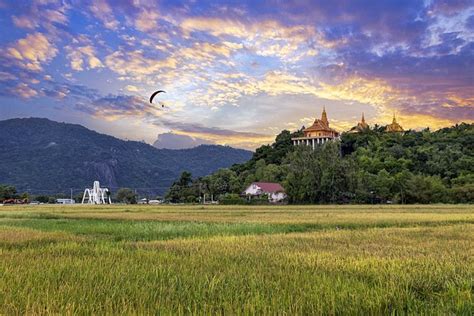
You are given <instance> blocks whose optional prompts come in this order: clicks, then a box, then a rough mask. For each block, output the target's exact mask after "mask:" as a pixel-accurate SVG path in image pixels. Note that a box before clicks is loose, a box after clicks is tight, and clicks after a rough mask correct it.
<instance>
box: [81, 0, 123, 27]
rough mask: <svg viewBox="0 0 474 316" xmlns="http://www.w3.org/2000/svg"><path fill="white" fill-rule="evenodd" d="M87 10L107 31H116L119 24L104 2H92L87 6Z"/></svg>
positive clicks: (99, 0) (104, 0)
mask: <svg viewBox="0 0 474 316" xmlns="http://www.w3.org/2000/svg"><path fill="white" fill-rule="evenodd" d="M89 10H90V12H91V13H92V15H93V16H94V17H95V18H97V19H98V20H99V21H101V22H102V23H103V25H104V26H105V27H106V28H107V29H110V30H117V29H118V27H119V24H120V23H119V22H118V21H117V19H116V18H115V16H114V12H113V10H112V7H111V6H110V5H109V3H108V2H107V1H106V0H94V1H93V2H92V4H91V5H90V6H89Z"/></svg>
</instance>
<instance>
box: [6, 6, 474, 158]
mask: <svg viewBox="0 0 474 316" xmlns="http://www.w3.org/2000/svg"><path fill="white" fill-rule="evenodd" d="M0 30H1V35H0V120H2V119H8V118H15V117H45V118H49V119H52V120H55V121H61V122H69V123H77V124H81V125H84V126H86V127H88V128H90V129H93V130H96V131H98V132H101V133H106V134H110V135H113V136H116V137H119V138H122V139H129V140H139V141H145V142H147V143H150V144H153V143H155V144H156V146H157V147H160V148H183V147H190V146H195V145H198V144H221V145H229V146H233V147H239V148H247V149H255V148H256V147H259V146H260V145H262V144H266V143H270V142H272V140H273V139H274V137H275V135H276V134H278V133H279V132H280V131H281V130H284V129H288V130H296V129H299V128H300V127H301V126H309V125H310V124H311V123H312V121H313V120H314V118H315V117H320V115H321V111H322V109H323V107H325V108H326V111H327V114H328V117H329V122H330V125H331V127H333V128H335V129H336V130H338V131H344V130H348V129H349V128H350V127H352V126H354V125H356V124H357V122H358V121H359V120H360V117H361V114H362V113H364V114H365V118H366V121H367V123H369V124H371V125H373V124H379V125H386V124H388V123H390V122H391V120H392V117H393V115H396V117H397V120H398V122H399V123H400V124H401V125H402V126H403V127H404V128H405V129H421V128H426V127H430V128H431V129H438V128H440V127H445V126H451V125H454V124H456V123H460V122H468V123H472V122H474V0H451V1H447V0H444V1H436V0H425V1H416V0H399V1H389V0H387V1H383V0H373V1H368V0H353V1H350V0H331V1H317V0H311V1H310V0H294V1H291V0H275V1H257V0H249V1H245V0H240V1H199V0H189V1H185V0H183V1H146V0H145V1H141V0H130V1H126V0H114V1H112V0H97V1H79V0H63V1H55V0H33V1H18V0H16V1H6V0H0ZM159 89H162V90H165V91H166V93H160V94H159V95H158V96H157V97H156V99H155V101H154V104H150V103H149V102H148V98H149V96H150V95H151V93H153V92H154V91H155V90H159ZM161 104H164V105H165V106H164V107H162V106H161Z"/></svg>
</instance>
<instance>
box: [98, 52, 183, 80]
mask: <svg viewBox="0 0 474 316" xmlns="http://www.w3.org/2000/svg"><path fill="white" fill-rule="evenodd" d="M105 64H106V65H107V67H109V69H110V70H112V71H114V72H116V73H118V74H120V75H132V76H143V75H149V74H152V73H156V72H159V71H163V69H168V68H171V69H173V68H176V65H177V62H176V60H175V59H174V58H164V59H156V58H151V57H145V56H144V53H143V51H141V50H134V51H129V52H126V51H116V52H114V53H112V54H110V55H108V56H107V57H106V58H105Z"/></svg>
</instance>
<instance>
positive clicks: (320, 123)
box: [291, 108, 339, 149]
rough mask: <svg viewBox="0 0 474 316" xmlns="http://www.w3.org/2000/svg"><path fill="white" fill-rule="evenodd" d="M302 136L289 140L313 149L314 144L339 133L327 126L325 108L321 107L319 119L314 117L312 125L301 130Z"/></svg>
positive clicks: (336, 136) (335, 136) (325, 140)
mask: <svg viewBox="0 0 474 316" xmlns="http://www.w3.org/2000/svg"><path fill="white" fill-rule="evenodd" d="M303 133H304V136H303V137H295V138H292V139H291V140H292V141H293V145H306V146H311V147H313V149H314V148H315V147H316V145H319V144H324V143H326V142H328V141H330V140H333V139H337V138H339V133H338V132H337V131H336V130H334V129H332V128H330V127H329V121H328V117H327V114H326V109H325V108H324V109H323V113H322V114H321V119H315V120H314V123H313V125H311V126H310V127H308V128H305V129H304V130H303Z"/></svg>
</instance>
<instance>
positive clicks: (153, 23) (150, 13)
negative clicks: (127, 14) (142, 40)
mask: <svg viewBox="0 0 474 316" xmlns="http://www.w3.org/2000/svg"><path fill="white" fill-rule="evenodd" d="M159 16H160V15H159V14H158V12H156V11H154V10H143V11H141V12H140V13H139V14H138V15H137V17H136V19H135V27H136V28H137V30H139V31H141V32H151V31H155V30H157V28H158V24H157V22H158V18H159Z"/></svg>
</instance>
